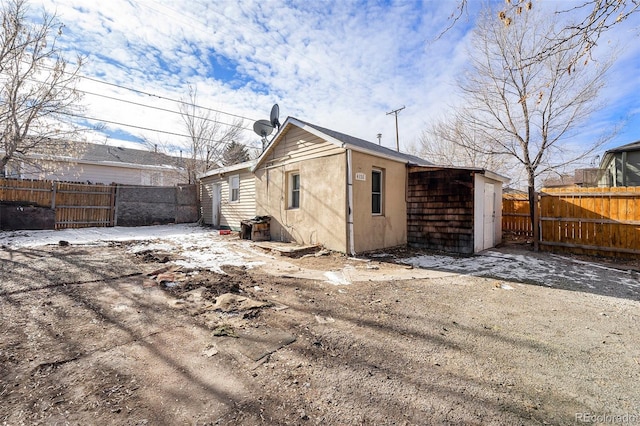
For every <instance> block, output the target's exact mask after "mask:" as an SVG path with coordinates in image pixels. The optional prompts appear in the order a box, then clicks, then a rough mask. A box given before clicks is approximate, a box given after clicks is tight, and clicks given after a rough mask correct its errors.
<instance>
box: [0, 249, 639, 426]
mask: <svg viewBox="0 0 640 426" xmlns="http://www.w3.org/2000/svg"><path fill="white" fill-rule="evenodd" d="M171 257H172V254H171V253H155V252H146V253H145V252H138V253H136V254H132V253H130V252H129V251H127V244H126V243H117V244H116V243H114V244H111V245H109V246H102V247H100V246H76V245H69V246H43V247H38V248H14V249H12V248H8V247H4V249H3V250H2V251H0V321H1V322H0V423H2V424H6V425H22V424H24V425H31V424H56V425H63V424H119V425H145V424H149V425H161V424H162V425H164V424H172V425H178V424H190V425H209V424H232V425H233V424H238V425H240V424H242V425H245V424H246V425H254V424H256V425H257V424H292V425H299V424H322V425H326V424H330V425H351V424H358V425H359V424H364V425H373V424H375V425H378V424H396V425H404V424H407V425H414V424H469V425H474V424H476V425H486V424H495V425H504V424H525V425H526V424H554V425H559V424H575V423H581V422H585V423H619V424H634V423H637V424H640V345H639V344H638V342H640V302H639V300H640V297H639V296H638V292H635V293H633V292H629V291H625V292H624V293H620V294H622V295H623V296H622V297H621V295H620V294H618V293H615V292H613V294H615V295H616V297H612V296H611V295H607V291H603V290H602V288H605V289H606V288H609V287H611V283H608V284H607V285H608V286H609V287H607V286H604V285H603V287H602V288H600V289H597V291H589V288H585V289H582V288H579V289H576V288H573V289H572V288H570V287H567V288H557V286H556V288H550V287H548V286H545V285H544V283H539V284H540V285H536V284H535V283H528V284H523V283H516V282H508V281H505V280H504V279H502V278H492V277H477V276H470V275H461V274H458V273H453V272H450V271H431V272H430V271H424V272H421V271H418V270H416V269H411V268H410V267H408V266H406V265H399V264H395V263H393V262H390V261H388V260H387V261H383V260H380V259H376V258H373V259H369V260H368V261H363V260H355V259H349V258H347V257H344V256H339V255H336V254H328V255H325V256H320V257H316V256H310V257H304V258H299V259H289V258H278V257H275V258H270V259H271V260H269V262H268V263H267V264H266V265H265V266H263V267H261V268H253V269H245V268H242V267H228V268H226V270H225V272H226V274H225V275H222V274H215V273H212V272H208V271H201V270H197V268H196V269H194V268H191V269H186V268H179V267H176V266H175V265H174V264H172V263H171V260H172V259H171ZM345 268H349V270H350V271H351V273H352V275H353V276H360V277H361V278H362V277H364V278H365V279H364V280H361V281H355V282H353V283H351V284H350V285H335V283H331V282H330V281H327V280H326V279H324V280H323V279H317V278H314V277H318V276H320V277H321V276H322V274H321V273H320V272H319V271H327V270H336V271H337V270H344V269H345ZM585 268H586V266H585ZM603 273H604V274H606V273H607V272H606V270H605V272H603ZM305 277H308V278H305ZM614 284H615V283H614ZM614 287H615V285H614Z"/></svg>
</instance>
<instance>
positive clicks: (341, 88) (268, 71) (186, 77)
mask: <svg viewBox="0 0 640 426" xmlns="http://www.w3.org/2000/svg"><path fill="white" fill-rule="evenodd" d="M470 3H471V5H470V9H469V10H468V11H467V12H468V13H467V14H465V15H463V16H462V18H461V20H460V21H459V22H458V23H457V24H456V25H455V26H453V28H451V29H450V30H449V31H447V32H446V33H445V34H444V35H443V36H442V37H440V38H438V35H439V34H440V33H441V32H442V31H443V30H444V29H445V28H446V27H447V26H448V25H449V23H450V21H449V17H450V16H451V15H452V14H454V13H455V12H456V8H457V6H458V2H457V1H456V0H451V1H441V0H433V1H428V0H425V1H408V0H399V1H393V0H391V1H386V0H385V1H355V0H336V1H329V0H302V1H293V2H292V1H286V0H278V1H271V0H242V1H239V0H238V1H232V0H189V1H186V0H183V1H181V0H103V1H87V0H32V1H31V7H32V9H33V10H37V9H38V8H39V7H44V8H46V10H48V11H51V12H55V13H57V15H58V18H59V19H60V21H62V22H63V23H64V24H65V28H64V32H63V35H62V37H61V38H60V44H59V46H60V47H61V48H63V49H64V50H65V51H67V52H68V54H69V55H73V54H75V53H79V54H82V55H84V56H86V58H87V62H86V65H85V66H84V67H83V69H82V72H81V74H82V75H84V76H87V77H90V78H91V79H83V80H82V81H81V83H80V87H81V88H82V89H83V90H85V91H86V92H88V93H87V94H86V95H85V97H84V104H85V106H86V108H87V110H86V116H87V117H89V118H90V119H88V120H87V123H91V124H95V123H97V122H99V121H102V122H104V123H105V124H106V126H107V127H106V132H105V134H104V135H96V134H94V135H92V139H93V141H97V142H104V141H105V140H107V141H108V143H111V144H118V140H129V141H136V140H139V138H140V137H141V136H144V137H146V138H147V139H148V140H150V141H152V142H158V143H171V144H176V145H178V144H180V143H181V142H182V143H183V142H184V141H181V138H180V137H179V136H176V135H171V134H167V133H160V132H155V131H151V130H144V129H154V130H159V131H163V132H169V133H177V134H183V133H185V130H184V125H183V124H182V122H181V119H180V116H179V115H178V114H175V113H171V112H166V111H162V110H160V109H153V108H150V107H149V106H153V107H156V108H162V109H168V110H171V111H174V112H177V110H178V106H177V103H176V102H175V101H173V100H177V99H180V98H185V97H186V96H187V93H188V89H187V88H188V85H194V86H196V87H197V90H198V104H199V105H201V106H204V107H208V108H212V109H215V110H219V111H221V113H220V114H219V118H220V120H221V121H223V122H225V123H229V122H231V121H232V120H233V118H234V116H233V115H228V114H234V115H237V116H241V117H245V118H246V120H245V127H247V129H248V130H247V131H246V134H245V136H246V140H245V141H246V142H248V143H250V144H252V145H254V146H258V145H259V144H260V143H259V137H258V136H256V135H255V134H254V133H253V132H252V131H251V130H250V129H251V128H252V126H253V121H255V120H258V119H265V118H268V116H269V112H270V110H271V107H272V105H273V104H274V103H278V104H279V106H280V118H281V121H284V119H285V118H286V117H287V116H294V117H297V118H300V119H302V120H305V121H308V122H311V123H314V124H317V125H320V126H323V127H327V128H330V129H333V130H337V131H340V132H343V133H347V134H350V135H353V136H357V137H360V138H363V139H366V140H369V141H372V142H377V138H376V135H377V134H378V133H381V134H382V144H383V145H385V146H388V147H395V121H394V117H393V115H388V114H387V113H388V112H390V111H392V110H394V109H397V108H401V107H405V109H404V110H402V111H401V112H400V113H399V115H398V120H399V132H400V142H401V149H402V150H405V151H406V150H407V149H408V148H409V147H410V146H411V145H412V144H414V143H415V142H416V141H417V140H418V138H419V136H420V133H421V131H422V130H423V129H424V128H425V127H426V126H427V125H428V123H430V122H432V121H434V120H436V119H438V118H440V117H441V116H442V115H443V114H446V111H447V110H448V108H449V106H450V105H451V104H453V103H455V101H456V98H455V96H454V93H455V85H454V81H455V77H456V75H457V74H459V73H460V72H461V71H462V69H463V67H464V65H465V63H466V48H467V44H468V41H469V37H470V30H471V29H472V28H473V25H474V22H473V21H474V18H475V16H476V15H477V7H478V4H479V3H480V2H476V1H470ZM502 3H503V2H502ZM536 3H538V4H539V3H540V2H535V3H534V4H536ZM543 3H545V4H546V7H552V6H554V5H555V3H553V2H551V1H546V2H543ZM638 15H639V16H636V17H634V20H633V21H631V22H627V23H626V24H625V25H624V26H621V27H620V28H619V29H618V30H617V31H616V33H615V34H610V35H608V36H607V40H606V41H605V43H601V45H602V44H603V45H604V46H607V45H609V44H611V45H614V44H618V45H620V46H621V48H622V50H621V52H622V53H621V55H620V58H619V60H618V62H617V65H616V67H615V68H614V69H613V70H612V73H611V78H610V80H609V86H608V87H607V89H606V90H605V92H604V95H605V96H604V98H603V100H604V101H606V102H607V104H608V107H607V108H606V109H605V110H603V111H602V112H601V113H600V114H599V115H598V116H594V117H593V120H591V121H590V123H591V126H592V127H591V128H585V138H587V139H588V138H590V137H593V135H594V134H595V133H597V130H598V129H599V128H606V127H610V126H613V125H616V124H619V122H620V120H622V119H624V120H626V121H625V122H624V123H623V125H624V127H623V128H622V131H621V133H620V134H619V136H618V137H617V138H616V139H615V140H614V141H612V142H611V144H609V145H608V147H611V146H615V145H621V144H624V143H629V142H633V141H636V140H638V139H640V116H639V115H638V112H640V108H639V107H640V96H638V93H639V92H640V36H639V35H638V28H639V26H640V24H639V22H640V13H639V14H638ZM105 83H107V84H105ZM128 89H136V90H138V91H140V92H143V93H140V92H134V91H131V90H128ZM98 95H101V96H98ZM113 98H115V99H113ZM121 100H122V101H121ZM123 101H126V102H123ZM135 103H138V104H144V105H145V106H141V105H136V104H135ZM113 123H121V124H113ZM124 124H128V125H131V126H137V127H139V128H136V127H131V126H125V125H124ZM141 128H144V129H141Z"/></svg>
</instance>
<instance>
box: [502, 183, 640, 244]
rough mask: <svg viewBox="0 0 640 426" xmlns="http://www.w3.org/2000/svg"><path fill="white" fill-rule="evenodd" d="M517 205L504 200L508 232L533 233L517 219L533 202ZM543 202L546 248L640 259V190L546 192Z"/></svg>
mask: <svg viewBox="0 0 640 426" xmlns="http://www.w3.org/2000/svg"><path fill="white" fill-rule="evenodd" d="M505 201H506V202H505ZM513 201H515V200H503V209H506V210H507V213H506V215H505V213H503V229H504V230H505V231H508V232H516V233H518V232H520V233H527V232H531V231H530V229H531V226H530V225H529V224H528V223H526V224H522V225H521V227H520V228H519V229H518V228H517V223H516V222H515V221H514V218H516V219H517V218H519V217H520V214H522V213H523V212H522V211H521V210H526V211H527V212H528V209H529V203H528V202H527V201H524V200H519V204H516V203H514V202H513ZM537 204H538V206H537V207H538V217H539V219H538V227H539V231H540V235H539V241H538V242H539V244H540V247H541V248H542V249H545V250H553V251H567V252H571V253H578V254H592V255H602V256H621V255H623V256H624V255H626V256H628V255H634V256H640V187H615V188H613V187H611V188H578V187H576V188H558V189H543V190H542V192H540V193H539V194H538V203H537ZM518 209H520V211H518ZM525 219H526V221H527V222H528V221H529V219H528V217H527V218H525ZM510 227H511V228H510ZM527 235H533V234H532V233H531V234H527Z"/></svg>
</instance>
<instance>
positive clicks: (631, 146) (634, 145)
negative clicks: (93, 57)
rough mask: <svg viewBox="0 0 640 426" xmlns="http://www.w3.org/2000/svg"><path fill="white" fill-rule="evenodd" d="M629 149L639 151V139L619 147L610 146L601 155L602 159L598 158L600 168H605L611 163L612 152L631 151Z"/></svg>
mask: <svg viewBox="0 0 640 426" xmlns="http://www.w3.org/2000/svg"><path fill="white" fill-rule="evenodd" d="M631 151H640V141H636V142H631V143H628V144H626V145H621V146H619V147H616V148H612V149H610V150H608V151H606V152H605V153H604V155H603V156H602V160H600V168H601V169H606V168H607V166H608V165H609V163H611V160H612V159H613V157H614V154H617V153H620V152H631Z"/></svg>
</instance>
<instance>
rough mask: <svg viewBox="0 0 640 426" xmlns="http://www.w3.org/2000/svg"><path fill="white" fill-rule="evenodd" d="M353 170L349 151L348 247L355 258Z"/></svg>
mask: <svg viewBox="0 0 640 426" xmlns="http://www.w3.org/2000/svg"><path fill="white" fill-rule="evenodd" d="M351 169H352V165H351V150H350V149H347V246H348V247H349V254H350V255H351V256H355V254H356V248H355V242H354V237H353V176H352V173H351Z"/></svg>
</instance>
